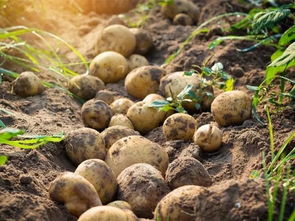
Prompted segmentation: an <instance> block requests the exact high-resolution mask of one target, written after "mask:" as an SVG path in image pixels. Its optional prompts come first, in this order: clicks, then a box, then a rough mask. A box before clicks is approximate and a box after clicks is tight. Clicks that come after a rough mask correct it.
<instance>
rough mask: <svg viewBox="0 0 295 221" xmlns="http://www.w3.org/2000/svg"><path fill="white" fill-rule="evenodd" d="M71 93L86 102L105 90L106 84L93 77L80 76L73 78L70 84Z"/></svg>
mask: <svg viewBox="0 0 295 221" xmlns="http://www.w3.org/2000/svg"><path fill="white" fill-rule="evenodd" d="M68 88H69V91H70V92H72V93H73V94H75V95H77V96H78V97H81V98H83V99H85V100H89V99H92V98H94V97H95V95H96V93H97V92H98V91H100V90H103V89H104V88H105V86H104V83H103V81H102V80H100V79H99V78H97V77H94V76H91V75H85V74H83V75H79V76H75V77H73V78H72V79H71V80H69V83H68Z"/></svg>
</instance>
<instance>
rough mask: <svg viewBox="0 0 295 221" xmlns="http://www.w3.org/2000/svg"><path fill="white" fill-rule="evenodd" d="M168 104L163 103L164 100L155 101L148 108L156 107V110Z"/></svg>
mask: <svg viewBox="0 0 295 221" xmlns="http://www.w3.org/2000/svg"><path fill="white" fill-rule="evenodd" d="M167 104H170V103H169V101H165V100H157V101H153V102H152V103H150V104H149V105H148V107H156V108H161V107H164V106H165V105H167Z"/></svg>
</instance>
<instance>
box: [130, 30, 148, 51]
mask: <svg viewBox="0 0 295 221" xmlns="http://www.w3.org/2000/svg"><path fill="white" fill-rule="evenodd" d="M130 31H131V32H132V33H133V34H134V35H135V38H136V48H135V52H136V53H138V54H141V55H144V54H146V53H147V52H148V51H149V50H150V49H151V48H152V47H153V36H152V34H151V33H150V32H149V31H147V30H145V29H142V28H131V29H130Z"/></svg>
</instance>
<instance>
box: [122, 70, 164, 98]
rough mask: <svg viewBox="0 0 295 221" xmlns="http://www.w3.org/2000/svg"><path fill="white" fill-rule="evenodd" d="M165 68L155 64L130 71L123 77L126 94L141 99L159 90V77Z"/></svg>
mask: <svg viewBox="0 0 295 221" xmlns="http://www.w3.org/2000/svg"><path fill="white" fill-rule="evenodd" d="M163 75H165V70H164V69H163V68H160V67H156V66H143V67H139V68H136V69H134V70H133V71H131V72H130V73H129V74H128V75H127V77H126V79H125V88H126V90H127V92H128V94H130V95H132V96H134V97H136V98H139V99H143V98H144V97H145V96H147V95H148V94H152V93H156V92H157V91H158V90H159V84H160V79H161V78H162V76H163Z"/></svg>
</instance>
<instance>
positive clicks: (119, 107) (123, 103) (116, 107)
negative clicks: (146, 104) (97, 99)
mask: <svg viewBox="0 0 295 221" xmlns="http://www.w3.org/2000/svg"><path fill="white" fill-rule="evenodd" d="M133 104H134V102H133V101H132V100H130V99H128V98H125V97H123V98H119V99H117V100H115V101H114V102H113V103H111V105H110V108H111V109H112V111H113V113H114V114H127V111H128V109H129V108H130V107H131V106H132V105H133Z"/></svg>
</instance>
